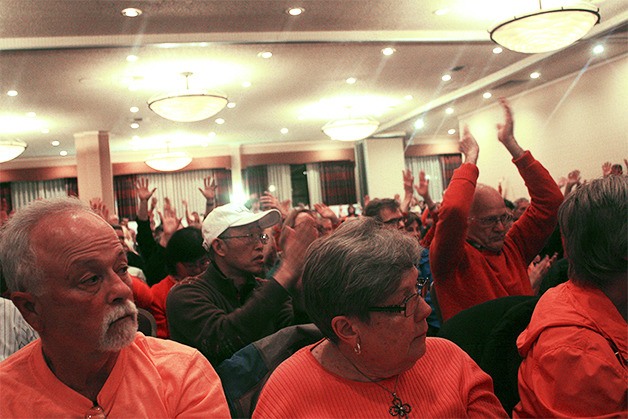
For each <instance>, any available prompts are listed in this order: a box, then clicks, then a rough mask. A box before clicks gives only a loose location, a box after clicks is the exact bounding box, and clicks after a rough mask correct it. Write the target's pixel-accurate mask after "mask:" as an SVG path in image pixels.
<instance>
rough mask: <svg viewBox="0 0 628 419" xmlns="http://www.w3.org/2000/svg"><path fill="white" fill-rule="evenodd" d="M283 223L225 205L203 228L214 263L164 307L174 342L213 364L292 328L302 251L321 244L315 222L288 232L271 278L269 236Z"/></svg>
mask: <svg viewBox="0 0 628 419" xmlns="http://www.w3.org/2000/svg"><path fill="white" fill-rule="evenodd" d="M280 221H281V213H280V212H279V211H277V210H275V209H272V210H269V211H264V212H260V213H252V212H251V211H249V210H248V209H247V208H246V207H245V206H243V205H237V204H226V205H223V206H220V207H217V208H216V209H214V210H213V211H212V212H211V213H209V215H208V216H207V217H206V218H205V221H203V246H204V247H205V249H206V250H207V252H208V254H209V257H210V259H211V264H210V266H209V267H208V268H207V270H206V271H205V273H203V274H202V275H200V276H198V277H195V278H190V279H188V280H184V281H181V282H180V283H179V284H178V285H176V286H175V287H173V288H172V290H171V291H170V293H169V295H168V299H167V302H166V312H167V316H168V324H169V327H170V337H171V338H172V339H174V340H176V341H179V342H181V343H184V344H186V345H189V346H193V347H195V348H197V349H198V350H199V351H201V353H203V355H205V356H206V357H207V359H209V361H210V362H211V363H212V364H213V365H218V363H220V362H221V361H223V360H224V359H226V358H229V357H230V356H231V355H233V354H234V353H235V352H236V351H237V350H239V349H241V348H243V347H244V346H246V345H248V344H249V343H251V342H254V341H256V340H258V339H261V338H263V337H265V336H268V335H270V334H272V333H274V332H276V331H277V330H279V329H281V328H283V327H286V326H288V325H290V324H292V321H293V319H294V312H293V309H292V304H291V293H292V292H294V291H295V290H294V286H295V284H296V283H297V281H298V280H299V278H300V275H301V270H302V267H303V262H304V256H305V251H306V249H307V247H308V246H309V245H310V243H311V242H312V241H313V240H314V239H315V238H316V237H317V231H316V226H315V223H314V222H312V223H305V224H303V225H300V226H299V227H297V228H295V230H294V231H290V232H289V234H288V235H289V238H288V240H287V241H286V244H285V248H284V249H283V254H284V258H283V259H282V262H281V265H280V266H279V268H278V269H277V271H276V272H275V274H274V275H273V277H271V278H269V279H260V278H258V277H257V276H259V275H261V274H262V273H263V269H264V256H263V249H264V244H266V243H267V242H268V240H269V236H268V234H267V233H266V232H265V230H266V229H267V228H269V227H272V226H274V225H275V224H277V223H279V222H280Z"/></svg>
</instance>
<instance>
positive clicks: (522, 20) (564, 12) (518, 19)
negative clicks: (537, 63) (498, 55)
mask: <svg viewBox="0 0 628 419" xmlns="http://www.w3.org/2000/svg"><path fill="white" fill-rule="evenodd" d="M599 21H600V14H599V9H598V8H597V7H595V6H593V5H592V4H590V3H586V2H576V3H572V4H569V5H566V6H564V7H555V8H548V9H543V6H542V4H541V0H539V10H537V11H534V12H532V13H528V14H525V15H521V16H515V17H513V18H512V19H509V20H507V21H505V22H502V23H499V24H498V25H496V26H495V27H493V28H492V29H491V30H490V31H489V33H490V35H491V40H492V41H493V42H495V43H497V44H499V45H501V46H502V47H504V48H508V49H509V50H511V51H515V52H522V53H526V54H535V53H542V52H550V51H556V50H559V49H562V48H565V47H567V46H569V45H571V44H573V43H574V42H576V41H577V40H579V39H581V38H582V37H583V36H585V35H586V34H587V33H588V32H589V31H590V30H591V28H593V26H595V25H596V24H597V23H598V22H599Z"/></svg>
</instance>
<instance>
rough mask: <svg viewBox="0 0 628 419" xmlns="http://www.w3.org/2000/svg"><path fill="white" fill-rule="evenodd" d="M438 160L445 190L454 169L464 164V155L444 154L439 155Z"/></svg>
mask: <svg viewBox="0 0 628 419" xmlns="http://www.w3.org/2000/svg"><path fill="white" fill-rule="evenodd" d="M438 160H439V162H440V169H441V172H442V175H443V190H445V189H447V187H448V186H449V182H450V181H451V177H452V176H453V175H454V170H456V169H457V168H458V167H460V165H461V164H462V157H461V155H460V154H443V155H440V156H438Z"/></svg>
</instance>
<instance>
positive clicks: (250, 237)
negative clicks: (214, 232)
mask: <svg viewBox="0 0 628 419" xmlns="http://www.w3.org/2000/svg"><path fill="white" fill-rule="evenodd" d="M218 238H219V239H222V240H227V239H246V241H248V242H249V243H255V242H256V241H258V240H259V241H260V242H262V244H266V243H268V240H270V236H269V235H268V234H266V233H249V234H239V235H235V236H219V237H218Z"/></svg>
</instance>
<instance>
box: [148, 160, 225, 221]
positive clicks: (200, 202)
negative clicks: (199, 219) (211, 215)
mask: <svg viewBox="0 0 628 419" xmlns="http://www.w3.org/2000/svg"><path fill="white" fill-rule="evenodd" d="M225 172H228V173H225ZM207 176H212V177H213V178H214V179H215V180H216V186H217V189H216V193H217V196H216V201H217V205H222V204H224V203H226V202H229V198H228V197H229V193H230V190H231V172H230V171H228V170H225V169H220V170H211V169H203V170H190V171H187V172H175V173H148V174H142V175H138V177H144V178H146V179H148V187H149V188H150V189H152V188H157V190H156V191H155V194H154V195H153V196H155V197H157V199H158V200H159V201H158V203H157V209H159V210H161V208H162V207H163V202H164V201H163V200H164V198H166V197H167V198H169V199H170V203H171V204H172V206H173V207H174V208H175V209H176V210H177V216H179V217H185V209H184V207H183V204H182V202H183V201H187V202H188V208H189V211H190V213H192V212H194V211H196V212H198V213H199V214H204V213H205V197H204V196H203V194H201V192H200V191H199V190H198V188H203V185H204V184H203V180H204V179H205V178H206V177H207Z"/></svg>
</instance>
